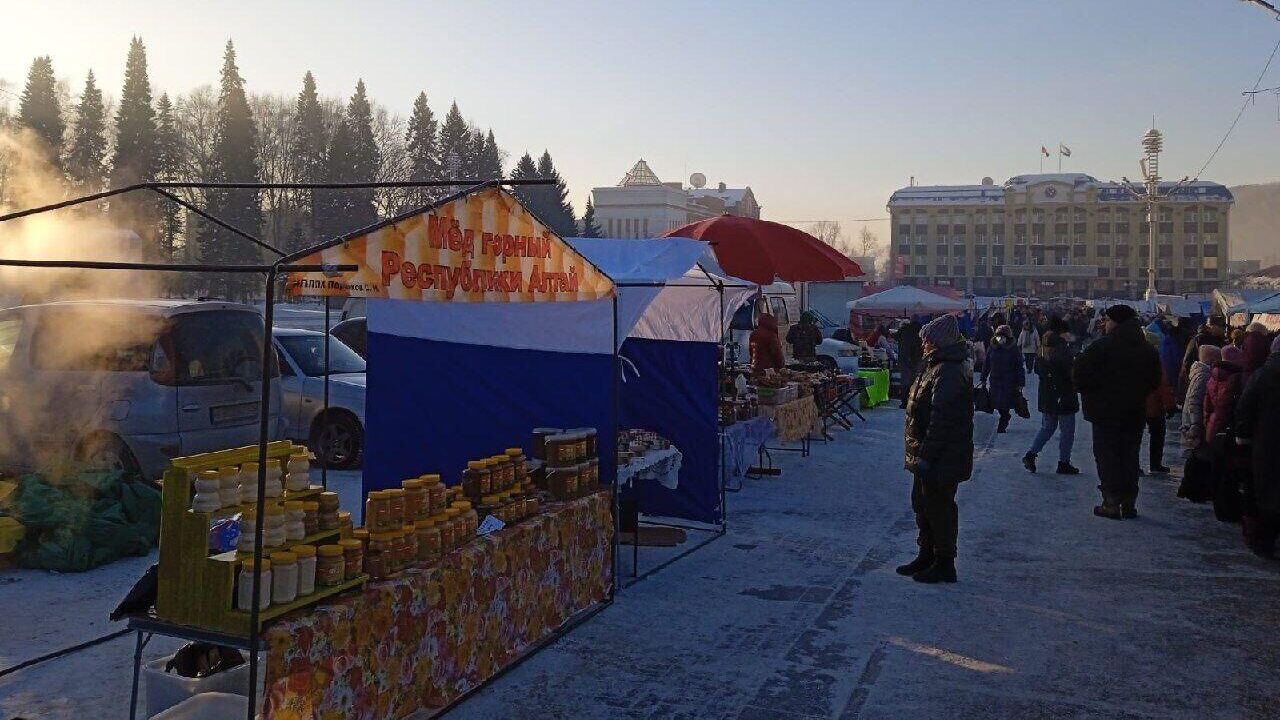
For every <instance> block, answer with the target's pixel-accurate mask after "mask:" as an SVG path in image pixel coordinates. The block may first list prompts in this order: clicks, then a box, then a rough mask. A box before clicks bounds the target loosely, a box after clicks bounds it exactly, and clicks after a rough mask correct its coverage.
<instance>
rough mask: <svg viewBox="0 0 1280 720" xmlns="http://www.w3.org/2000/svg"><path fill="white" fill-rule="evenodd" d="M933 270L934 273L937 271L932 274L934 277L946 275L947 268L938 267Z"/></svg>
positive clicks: (943, 266) (944, 266)
mask: <svg viewBox="0 0 1280 720" xmlns="http://www.w3.org/2000/svg"><path fill="white" fill-rule="evenodd" d="M934 270H936V271H937V272H935V273H934V274H935V275H946V274H947V266H946V265H938V266H937V267H935V268H934Z"/></svg>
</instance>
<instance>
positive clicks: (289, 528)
mask: <svg viewBox="0 0 1280 720" xmlns="http://www.w3.org/2000/svg"><path fill="white" fill-rule="evenodd" d="M306 514H307V511H306V510H305V509H304V508H303V507H302V501H301V500H289V501H286V502H285V504H284V539H285V540H286V541H287V542H296V541H298V540H301V539H302V538H304V537H306V536H307V527H306Z"/></svg>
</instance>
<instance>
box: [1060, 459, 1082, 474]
mask: <svg viewBox="0 0 1280 720" xmlns="http://www.w3.org/2000/svg"><path fill="white" fill-rule="evenodd" d="M1057 472H1058V474H1059V475H1079V474H1080V468H1078V467H1076V466H1075V465H1072V464H1071V463H1069V462H1062V461H1061V460H1059V461H1058V470H1057Z"/></svg>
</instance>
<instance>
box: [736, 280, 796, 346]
mask: <svg viewBox="0 0 1280 720" xmlns="http://www.w3.org/2000/svg"><path fill="white" fill-rule="evenodd" d="M765 313H769V314H771V315H773V316H774V318H776V319H777V321H778V336H779V337H780V338H781V339H782V341H783V342H782V351H783V353H785V354H786V356H787V357H788V359H790V355H791V347H790V346H789V345H788V344H787V342H786V338H787V330H788V329H790V328H791V326H792V325H793V324H794V323H797V322H799V321H800V300H799V298H798V297H797V296H796V291H795V288H794V287H792V286H791V284H790V283H781V282H779V283H773V284H771V285H765V286H764V287H762V288H760V294H758V295H756V296H755V297H753V298H752V299H751V300H749V301H747V302H746V303H744V304H743V305H742V307H740V308H738V312H737V313H735V314H734V316H733V320H732V321H731V322H730V323H729V333H728V334H729V337H728V341H729V342H728V345H729V347H728V351H727V352H728V358H727V359H728V360H730V361H732V360H736V361H737V362H740V363H748V362H750V361H751V346H750V339H751V331H752V330H754V329H755V328H756V319H757V318H759V317H760V316H761V315H763V314H765ZM735 356H736V357H735Z"/></svg>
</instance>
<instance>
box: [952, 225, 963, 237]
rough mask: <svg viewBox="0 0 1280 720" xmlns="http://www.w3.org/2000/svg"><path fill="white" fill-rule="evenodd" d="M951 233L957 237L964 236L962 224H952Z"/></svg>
mask: <svg viewBox="0 0 1280 720" xmlns="http://www.w3.org/2000/svg"><path fill="white" fill-rule="evenodd" d="M951 234H952V235H955V236H959V237H964V234H965V227H964V225H952V226H951Z"/></svg>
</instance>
